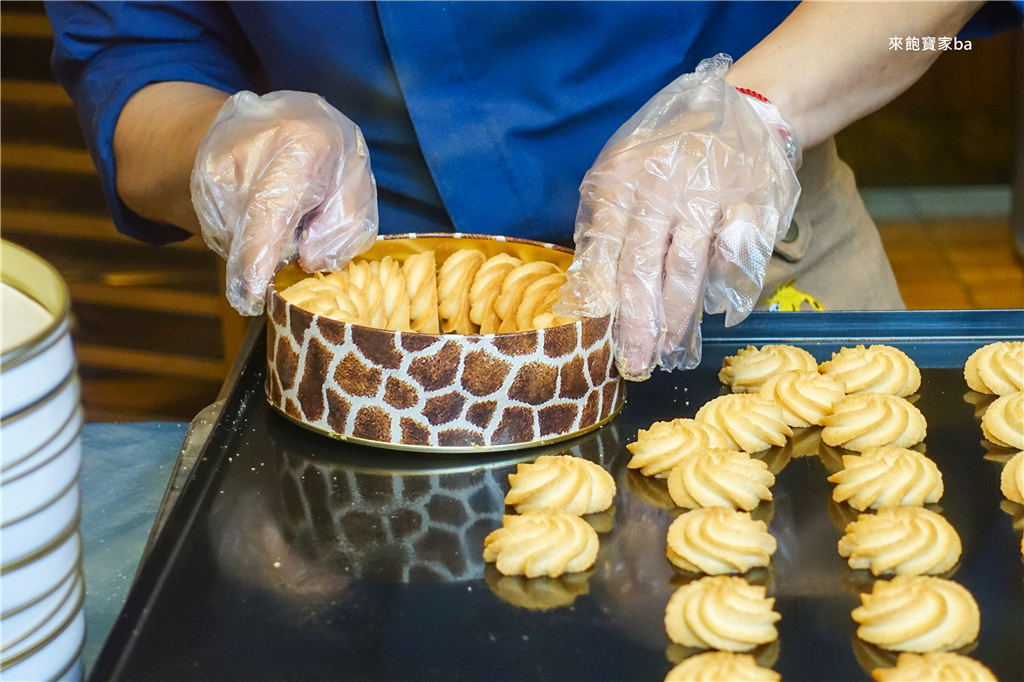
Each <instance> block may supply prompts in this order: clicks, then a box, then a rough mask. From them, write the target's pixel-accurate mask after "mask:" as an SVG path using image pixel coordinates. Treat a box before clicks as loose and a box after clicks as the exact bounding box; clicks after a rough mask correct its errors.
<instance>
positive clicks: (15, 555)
mask: <svg viewBox="0 0 1024 682" xmlns="http://www.w3.org/2000/svg"><path fill="white" fill-rule="evenodd" d="M0 279H2V284H0V288H2V308H0V311H2V326H0V345H2V359H0V677H2V678H3V679H10V680H54V679H77V678H79V677H81V672H82V670H81V662H80V653H81V649H82V644H83V642H84V639H85V612H84V611H83V608H82V606H83V602H84V600H85V582H84V579H83V575H82V540H81V535H80V533H79V515H80V510H81V504H80V495H79V489H78V474H79V470H80V468H81V463H82V446H81V431H82V423H83V420H84V418H83V413H82V408H81V406H80V393H81V389H80V384H79V380H78V375H77V373H76V371H75V356H74V349H73V348H72V343H71V336H70V333H69V328H70V320H71V316H70V309H69V301H68V290H67V286H66V284H65V283H64V281H63V279H62V278H61V277H60V275H59V274H58V272H57V271H56V270H55V269H54V268H53V267H52V266H51V265H50V264H48V263H47V262H46V261H44V260H43V259H41V258H40V257H39V256H37V255H35V254H33V253H32V252H30V251H27V250H25V249H23V248H21V247H19V246H16V245H14V244H11V243H9V242H6V241H2V240H0Z"/></svg>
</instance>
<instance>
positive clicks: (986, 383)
mask: <svg viewBox="0 0 1024 682" xmlns="http://www.w3.org/2000/svg"><path fill="white" fill-rule="evenodd" d="M964 379H966V380H967V385H968V386H969V387H970V388H971V390H972V391H977V392H978V393H988V394H991V395H1007V394H1010V393H1016V392H1017V391H1020V390H1024V341H1001V342H999V343H990V344H988V345H987V346H982V347H981V348H979V349H978V350H976V351H974V352H973V353H971V357H969V358H967V364H966V365H964Z"/></svg>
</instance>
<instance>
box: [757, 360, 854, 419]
mask: <svg viewBox="0 0 1024 682" xmlns="http://www.w3.org/2000/svg"><path fill="white" fill-rule="evenodd" d="M759 393H760V394H761V395H763V396H764V397H765V398H768V399H770V400H773V401H775V403H776V404H777V405H778V406H779V407H781V408H782V420H783V421H784V422H786V423H787V424H789V425H790V426H793V427H798V428H800V427H804V426H821V422H822V420H823V419H825V417H827V416H828V415H830V414H832V406H833V405H835V404H836V403H837V402H838V401H840V400H842V399H843V398H845V397H846V384H844V383H843V382H841V381H836V380H835V379H833V378H832V377H829V376H826V375H824V374H818V372H817V370H811V371H802V370H795V369H794V370H790V371H788V372H783V373H782V374H776V375H775V376H773V377H771V378H769V379H768V381H766V382H764V385H763V386H761V390H760V391H759Z"/></svg>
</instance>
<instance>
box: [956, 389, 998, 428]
mask: <svg viewBox="0 0 1024 682" xmlns="http://www.w3.org/2000/svg"><path fill="white" fill-rule="evenodd" d="M998 397H999V396H997V395H988V394H987V393H978V392H977V391H967V393H964V402H965V403H968V404H970V405H974V418H975V419H977V420H978V421H981V418H982V417H984V416H985V410H987V409H988V406H989V405H991V404H992V403H993V402H995V399H996V398H998Z"/></svg>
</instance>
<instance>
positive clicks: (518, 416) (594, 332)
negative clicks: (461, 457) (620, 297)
mask: <svg viewBox="0 0 1024 682" xmlns="http://www.w3.org/2000/svg"><path fill="white" fill-rule="evenodd" d="M465 248H476V249H480V250H481V251H483V252H484V254H485V255H487V256H488V257H489V256H493V255H495V254H497V253H501V252H504V253H510V254H511V255H514V256H516V257H518V258H520V259H522V260H523V261H524V262H530V261H538V260H545V261H549V262H553V263H555V264H557V265H559V266H560V267H562V268H563V269H564V268H566V267H568V265H569V264H570V263H571V262H572V252H571V251H569V250H568V249H565V248H562V247H558V246H554V245H552V244H542V243H539V242H532V241H528V240H523V239H515V238H508V237H492V236H482V235H464V234H445V235H394V236H387V237H383V238H381V239H379V240H378V241H377V243H376V244H375V245H374V246H373V247H371V249H370V250H369V251H367V252H366V253H364V254H363V255H362V256H361V258H365V259H367V260H379V259H380V258H383V257H384V256H385V255H390V256H392V257H393V258H395V259H396V260H400V261H401V260H404V259H405V258H406V257H407V256H409V255H412V254H414V253H421V252H425V251H429V250H433V251H435V253H436V255H437V259H438V262H442V261H443V260H444V259H445V258H446V257H447V256H448V255H450V254H451V253H453V252H454V251H456V250H458V249H465ZM305 276H306V275H305V273H303V272H302V271H301V270H300V269H299V268H298V266H296V265H294V264H293V265H289V266H287V267H285V268H283V269H282V270H281V271H280V272H279V273H278V274H277V277H276V278H275V280H274V282H273V284H272V285H271V291H270V295H269V297H268V304H267V307H268V311H267V315H268V324H267V367H268V372H267V381H266V394H267V399H268V400H269V402H270V405H271V406H273V407H274V408H275V409H277V410H278V411H280V412H281V413H282V414H284V415H285V416H287V417H288V418H290V419H292V420H294V421H296V422H298V423H300V424H302V425H304V426H307V427H309V428H311V429H313V430H316V431H319V432H321V433H323V434H326V435H328V436H331V437H334V438H340V439H344V440H350V441H355V442H360V443H364V444H369V445H375V446H378V447H388V448H398V449H406V450H418V451H427V452H436V451H444V452H479V451H480V450H481V449H483V450H505V449H513V448H520V447H524V446H535V445H542V444H547V443H553V442H557V441H560V440H564V439H567V438H572V437H574V436H578V435H580V434H582V433H586V432H587V431H590V430H592V429H595V428H598V427H600V426H602V425H603V424H605V423H606V422H608V421H609V420H611V419H612V418H613V417H614V416H615V415H616V414H617V413H618V411H619V410H620V409H621V408H622V405H623V403H624V402H625V385H624V384H625V382H624V381H623V380H622V378H621V377H620V376H619V374H618V372H617V371H616V369H615V362H614V358H613V355H612V345H611V343H612V342H611V332H612V325H611V318H610V317H604V318H598V319H587V318H585V319H582V320H579V321H576V322H574V323H571V324H566V325H560V326H557V327H550V328H548V329H541V330H536V331H528V332H514V333H510V334H475V335H456V334H421V333H416V332H395V331H387V330H382V329H373V328H369V327H364V326H361V325H355V324H348V323H344V322H339V321H337V320H332V319H329V318H326V317H321V316H319V315H314V314H312V313H309V312H307V311H305V310H302V309H301V308H299V307H297V306H293V305H291V304H290V303H288V302H287V301H286V300H284V299H283V298H282V297H281V295H280V293H279V292H280V291H283V290H284V289H285V288H287V287H288V286H290V285H291V284H292V283H294V282H295V281H298V280H299V279H301V278H303V277H305Z"/></svg>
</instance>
